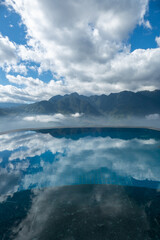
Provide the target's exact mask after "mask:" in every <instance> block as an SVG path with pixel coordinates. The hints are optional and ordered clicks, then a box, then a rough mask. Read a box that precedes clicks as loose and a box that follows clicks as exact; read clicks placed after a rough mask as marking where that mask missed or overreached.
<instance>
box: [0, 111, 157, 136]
mask: <svg viewBox="0 0 160 240" xmlns="http://www.w3.org/2000/svg"><path fill="white" fill-rule="evenodd" d="M93 126H94V127H96V126H98V127H101V126H102V127H104V126H118V127H119V126H129V127H132V126H133V127H153V128H160V115H159V114H153V115H148V116H146V117H143V118H140V117H126V118H124V117H123V118H122V117H121V118H118V117H93V116H85V115H84V114H79V113H75V114H71V115H63V114H60V113H59V114H54V115H25V116H24V115H21V116H14V117H13V116H12V117H1V118H0V132H5V131H10V130H15V129H26V128H52V127H93Z"/></svg>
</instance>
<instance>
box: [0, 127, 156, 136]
mask: <svg viewBox="0 0 160 240" xmlns="http://www.w3.org/2000/svg"><path fill="white" fill-rule="evenodd" d="M81 128H89V129H91V128H95V129H96V128H101V129H103V128H104V129H105V128H115V129H116V128H117V129H118V128H120V129H148V130H153V131H157V132H160V128H156V127H144V126H111V125H110V126H74V127H67V126H59V127H58V126H57V127H42V128H21V129H12V130H8V131H4V132H0V135H4V134H8V133H16V132H26V131H38V130H52V129H81Z"/></svg>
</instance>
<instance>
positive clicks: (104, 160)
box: [0, 128, 160, 240]
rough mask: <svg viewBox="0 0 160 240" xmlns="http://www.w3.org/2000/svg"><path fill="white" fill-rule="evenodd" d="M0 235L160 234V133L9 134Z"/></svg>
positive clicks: (0, 189)
mask: <svg viewBox="0 0 160 240" xmlns="http://www.w3.org/2000/svg"><path fill="white" fill-rule="evenodd" d="M40 226H41V227H40ZM0 239H7V240H8V239H24V240H25V239H27V240H28V239H47V240H48V239H64V240H65V239H66V240H74V239H99V240H101V239H123V240H124V239H135V240H137V239H147V240H149V239H154V240H156V239H157V240H158V239H160V132H156V131H153V130H145V129H114V128H113V129H112V128H110V129H104V128H103V129H100V128H96V129H91V128H88V129H87V128H84V129H55V130H39V131H36V132H35V131H26V132H16V133H9V134H4V135H1V136H0Z"/></svg>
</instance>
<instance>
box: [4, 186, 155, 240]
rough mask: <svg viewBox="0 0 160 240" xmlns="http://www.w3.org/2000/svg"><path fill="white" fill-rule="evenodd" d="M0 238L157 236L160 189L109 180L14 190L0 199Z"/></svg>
mask: <svg viewBox="0 0 160 240" xmlns="http://www.w3.org/2000/svg"><path fill="white" fill-rule="evenodd" d="M0 239H2V240H10V239H16V240H17V239H18V240H82V239H83V240H85V239H87V240H125V239H131V240H151V239H153V240H159V239H160V192H158V191H157V190H154V189H148V188H136V187H126V186H114V185H77V186H64V187H57V188H45V189H42V190H27V191H22V192H17V193H15V194H14V195H13V196H12V197H8V198H7V200H6V201H5V202H3V203H1V204H0Z"/></svg>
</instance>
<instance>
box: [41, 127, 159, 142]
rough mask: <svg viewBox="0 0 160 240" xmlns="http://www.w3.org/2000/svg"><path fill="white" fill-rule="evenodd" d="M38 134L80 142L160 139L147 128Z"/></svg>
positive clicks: (52, 130)
mask: <svg viewBox="0 0 160 240" xmlns="http://www.w3.org/2000/svg"><path fill="white" fill-rule="evenodd" d="M37 132H40V133H44V134H47V133H49V134H50V135H51V136H53V137H56V138H69V139H72V140H78V139H80V138H83V137H88V136H90V137H103V138H106V137H110V138H112V139H122V140H131V139H134V138H137V139H150V137H151V136H152V138H154V139H160V131H156V130H153V129H147V128H134V127H133V128H129V127H128V128H127V127H126V128H125V127H121V128H119V127H103V128H100V127H99V128H98V127H95V128H92V127H88V128H87V127H85V128H76V127H75V128H54V129H40V130H37Z"/></svg>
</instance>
